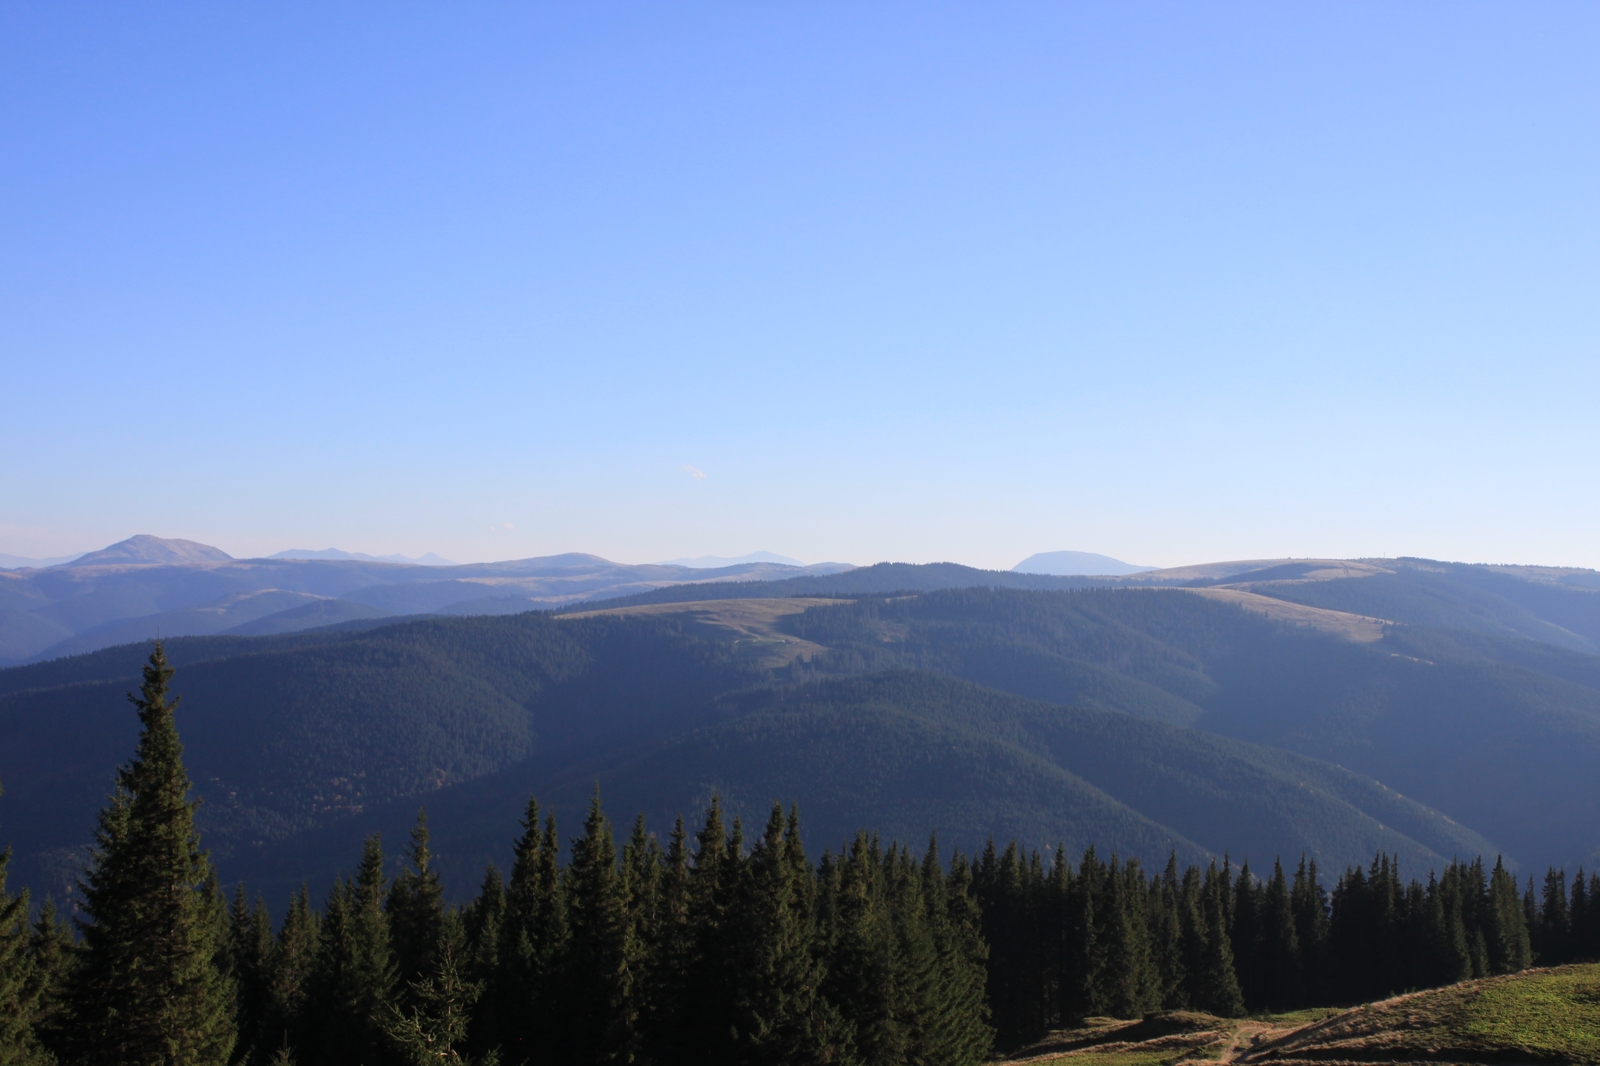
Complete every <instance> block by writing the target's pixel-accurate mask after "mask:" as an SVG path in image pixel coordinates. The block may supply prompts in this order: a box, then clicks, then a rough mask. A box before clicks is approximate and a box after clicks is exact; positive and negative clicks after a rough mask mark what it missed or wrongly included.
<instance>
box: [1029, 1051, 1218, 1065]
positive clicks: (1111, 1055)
mask: <svg viewBox="0 0 1600 1066" xmlns="http://www.w3.org/2000/svg"><path fill="white" fill-rule="evenodd" d="M1188 1057H1190V1056H1189V1054H1188V1052H1187V1051H1186V1050H1185V1049H1182V1048H1179V1049H1176V1050H1167V1051H1164V1052H1163V1051H1139V1050H1135V1051H1078V1052H1075V1053H1073V1054H1071V1055H1063V1056H1061V1057H1060V1058H1056V1059H1045V1060H1043V1061H1042V1062H1040V1064H1039V1066H1056V1064H1057V1063H1063V1064H1065V1066H1166V1064H1167V1063H1169V1062H1177V1061H1178V1060H1179V1059H1182V1058H1188Z"/></svg>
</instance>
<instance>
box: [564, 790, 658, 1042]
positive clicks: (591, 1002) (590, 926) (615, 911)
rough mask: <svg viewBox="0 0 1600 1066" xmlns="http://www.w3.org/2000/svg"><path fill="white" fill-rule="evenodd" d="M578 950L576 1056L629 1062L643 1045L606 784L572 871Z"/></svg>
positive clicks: (573, 973)
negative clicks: (606, 805) (605, 800)
mask: <svg viewBox="0 0 1600 1066" xmlns="http://www.w3.org/2000/svg"><path fill="white" fill-rule="evenodd" d="M567 907H568V912H567V913H568V919H569V921H570V923H571V930H572V934H571V935H572V941H571V944H572V946H571V951H570V954H569V958H568V963H567V972H566V981H567V987H568V990H569V992H570V994H571V996H570V1002H569V1007H568V1017H567V1022H568V1029H567V1032H568V1040H569V1048H570V1052H569V1054H570V1058H571V1061H572V1062H574V1063H583V1064H588V1063H628V1062H632V1061H633V1060H634V1058H635V1057H637V1055H638V1053H639V1050H640V1034H639V1027H638V1002H637V1000H636V998H635V989H634V978H635V973H634V970H633V969H632V967H631V966H630V962H631V961H632V960H631V959H630V954H631V953H630V951H629V944H628V898H627V886H626V885H625V884H624V883H623V881H622V877H621V875H620V873H619V871H618V868H617V846H616V841H615V839H614V838H613V836H612V834H611V823H610V821H609V820H608V819H607V818H606V816H605V812H604V811H602V810H601V808H600V791H599V789H598V788H596V789H595V793H594V795H593V797H591V798H590V800H589V815H588V817H587V818H586V819H585V820H584V825H583V836H581V837H579V838H578V839H577V840H575V841H573V844H572V864H571V866H570V867H568V871H567Z"/></svg>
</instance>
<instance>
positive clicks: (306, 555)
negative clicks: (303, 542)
mask: <svg viewBox="0 0 1600 1066" xmlns="http://www.w3.org/2000/svg"><path fill="white" fill-rule="evenodd" d="M267 558H269V559H360V560H362V561H363V562H368V563H409V564H410V565H412V566H455V565H457V564H456V563H454V562H452V561H451V560H449V559H446V558H445V557H444V556H442V555H435V554H434V553H433V552H428V553H427V554H426V555H418V556H416V557H412V556H409V555H368V554H367V553H366V552H347V551H340V550H339V549H338V548H323V549H322V550H321V551H313V550H311V549H310V548H290V549H289V550H288V551H281V552H278V553H276V554H274V555H269V556H267Z"/></svg>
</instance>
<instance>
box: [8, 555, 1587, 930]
mask: <svg viewBox="0 0 1600 1066" xmlns="http://www.w3.org/2000/svg"><path fill="white" fill-rule="evenodd" d="M1380 576H1381V575H1380ZM1376 580H1378V579H1377V578H1362V579H1360V580H1359V581H1354V580H1352V581H1346V582H1344V585H1346V586H1351V587H1354V586H1356V585H1361V584H1363V583H1365V582H1373V581H1376ZM1296 587H1302V586H1296ZM1303 587H1307V588H1309V587H1312V586H1303ZM1363 587H1370V588H1373V589H1378V590H1379V591H1381V587H1380V586H1378V585H1363ZM1436 591H1438V590H1436ZM1554 594H1558V595H1583V596H1588V595H1591V594H1590V593H1572V592H1560V591H1559V590H1558V591H1557V593H1554ZM1440 595H1443V593H1442V592H1440ZM1435 599H1436V600H1437V597H1436V598H1435ZM1507 609H1508V610H1509V608H1507ZM1507 617H1510V616H1509V615H1508V616H1507ZM1575 624H1576V623H1575ZM766 632H767V638H764V639H763V640H760V641H752V640H745V639H743V637H741V635H740V634H739V633H736V632H733V631H731V630H729V629H727V628H726V627H719V626H717V625H713V624H708V623H705V622H703V621H701V620H700V618H699V616H698V615H695V614H693V613H687V614H686V613H679V614H664V615H604V616H597V617H587V618H569V617H559V616H551V615H547V614H538V613H534V614H524V615H516V616H505V617H473V618H452V619H442V618H441V619H426V620H419V621H411V622H406V623H402V624H391V625H385V626H380V627H376V628H367V629H358V630H344V631H330V632H322V633H307V634H293V635H287V636H280V637H270V638H249V639H247V638H232V637H204V638H180V639H176V640H173V641H171V642H169V644H168V646H167V648H168V653H169V655H170V656H171V658H172V660H173V662H174V663H175V664H177V665H178V666H180V667H181V669H182V671H183V673H182V679H183V680H182V685H183V688H184V691H185V692H186V693H187V694H188V696H189V700H188V703H187V704H186V710H185V714H186V715H187V716H188V718H187V720H186V723H185V736H186V738H187V740H188V744H189V759H190V763H191V766H192V769H193V774H194V779H195V782H196V788H197V791H198V793H199V795H200V796H201V797H203V798H204V799H205V800H206V803H205V805H204V806H203V807H202V808H201V810H200V812H199V814H198V818H199V820H200V825H201V827H202V828H203V829H204V830H205V831H206V833H207V840H208V842H209V844H210V846H211V849H212V853H213V858H214V861H215V862H216V863H217V865H218V868H219V871H220V873H221V874H222V876H224V877H225V878H227V879H230V880H232V879H236V878H241V877H242V878H246V879H248V880H250V881H251V883H253V884H259V885H261V886H263V888H265V889H268V890H269V891H271V892H273V893H275V894H281V893H280V891H279V890H282V889H285V888H287V887H292V886H293V885H294V884H298V882H299V880H300V879H301V878H308V879H309V880H310V882H311V884H312V885H313V886H315V887H316V889H317V890H318V891H319V892H320V891H322V890H323V889H324V888H325V887H326V886H327V885H328V884H329V883H330V882H331V880H332V878H333V877H334V876H335V874H336V873H337V872H338V870H339V869H341V868H342V866H343V864H344V863H345V862H346V861H347V858H346V857H347V856H348V855H349V854H350V853H351V851H352V849H353V848H355V847H357V846H359V842H360V841H361V839H362V838H363V837H365V836H366V835H369V834H370V833H372V832H375V831H381V832H383V833H385V834H387V835H388V836H389V837H390V838H391V839H393V838H397V837H398V835H403V834H404V833H405V832H406V830H407V827H408V825H409V823H410V820H411V818H412V816H413V815H414V814H415V811H416V808H417V806H418V805H419V804H420V803H422V802H424V801H425V802H426V803H427V805H428V807H429V809H430V811H432V812H433V814H434V818H435V824H436V826H437V828H438V829H439V834H438V836H439V839H440V841H441V843H440V848H439V853H438V854H437V855H436V857H435V861H436V863H437V864H438V867H439V869H440V872H441V877H442V878H443V879H444V882H445V884H446V885H447V887H448V888H449V890H450V892H451V893H452V894H453V895H454V896H457V897H460V896H461V895H462V894H464V893H465V892H467V891H468V890H469V888H470V887H471V885H472V884H473V883H474V880H475V877H476V873H475V871H477V870H479V869H481V868H482V866H483V864H484V862H486V861H488V860H491V859H493V860H494V861H496V862H499V863H501V864H502V865H503V864H504V863H505V862H506V861H508V860H507V852H506V847H507V843H506V837H505V834H504V831H503V828H502V827H503V826H504V825H505V824H507V823H508V822H510V821H512V820H514V819H515V818H516V816H517V814H518V812H519V809H520V806H521V804H522V802H523V800H524V799H525V797H526V796H527V795H529V794H530V793H535V794H538V795H540V796H541V798H542V799H544V800H545V801H546V802H547V804H548V806H549V807H550V808H551V809H553V810H556V811H558V812H560V814H561V816H562V817H563V819H565V820H567V821H569V822H570V821H573V820H575V819H578V818H581V817H582V814H583V810H584V809H585V805H586V803H587V798H588V794H589V791H590V790H591V788H592V786H593V784H594V782H595V781H596V780H599V781H600V782H601V783H602V785H603V787H604V790H605V794H606V795H607V796H609V797H612V798H613V802H615V803H616V804H618V805H619V806H620V808H621V809H625V810H630V811H642V812H644V813H645V814H646V817H647V824H648V825H649V827H650V828H651V829H652V830H653V831H655V832H657V833H664V832H665V831H666V830H667V828H669V827H670V824H671V819H672V818H673V816H674V815H675V813H676V812H678V811H683V810H698V809H702V808H703V807H704V805H705V803H706V802H707V800H708V798H709V795H710V793H711V792H712V791H718V792H720V794H721V795H722V797H723V801H724V803H725V805H726V806H727V808H728V809H729V811H730V812H732V813H736V814H738V815H741V816H743V817H745V818H746V819H747V820H750V821H758V820H760V819H762V818H764V817H765V808H766V805H767V804H768V803H770V802H771V801H772V800H773V799H774V798H777V797H779V796H781V797H783V798H785V799H786V800H791V799H792V800H795V801H797V802H799V803H800V805H801V806H802V808H803V809H804V810H805V811H806V812H807V819H806V828H805V832H806V834H807V845H808V847H811V848H812V849H813V850H814V851H815V850H816V849H819V848H820V847H822V846H825V845H834V846H837V845H838V843H839V842H840V841H842V840H848V839H850V837H851V835H852V834H853V833H854V831H855V830H856V829H858V828H861V827H864V826H867V827H873V828H875V829H877V830H878V831H880V832H881V833H883V834H885V836H887V837H892V838H896V839H913V840H914V839H917V838H918V837H919V836H920V835H921V834H922V833H923V832H925V831H926V830H927V829H928V828H930V827H937V828H938V830H939V831H940V834H941V838H942V839H944V840H946V841H947V842H948V843H949V844H951V845H953V846H958V847H961V848H963V849H964V850H968V851H972V850H974V849H978V848H981V847H982V846H983V843H984V841H985V840H986V839H987V838H988V837H989V836H991V835H994V836H996V837H997V838H999V839H1009V838H1011V837H1015V838H1017V839H1018V840H1019V841H1020V842H1021V843H1022V844H1023V845H1025V846H1026V847H1028V848H1030V849H1031V848H1043V847H1045V846H1047V845H1053V844H1055V843H1057V842H1063V843H1065V844H1066V845H1067V846H1068V848H1069V850H1071V851H1074V852H1081V851H1082V850H1083V849H1084V848H1085V847H1087V846H1088V845H1089V844H1091V843H1094V844H1097V845H1098V846H1100V847H1101V848H1103V849H1114V850H1116V851H1118V853H1119V854H1122V855H1125V856H1137V857H1139V858H1141V859H1143V860H1144V861H1145V862H1146V864H1160V863H1162V862H1164V861H1165V856H1166V855H1167V854H1168V853H1169V852H1174V851H1175V852H1176V853H1177V854H1178V856H1179V858H1180V860H1181V861H1183V862H1185V863H1188V862H1200V863H1204V862H1207V861H1209V859H1210V858H1212V857H1217V858H1220V857H1221V856H1222V854H1223V853H1225V852H1228V851H1232V853H1233V854H1234V855H1235V856H1236V858H1244V857H1249V858H1251V859H1257V860H1259V858H1260V857H1261V856H1267V855H1279V854H1282V855H1299V854H1300V853H1302V852H1304V853H1305V854H1306V855H1307V856H1308V857H1310V858H1313V859H1315V860H1317V861H1318V862H1319V863H1320V864H1321V865H1322V866H1323V868H1327V869H1342V868H1343V867H1345V866H1347V865H1350V864H1352V863H1355V862H1362V863H1365V862H1367V861H1368V859H1370V857H1371V856H1372V855H1373V854H1374V853H1377V852H1384V853H1388V854H1393V855H1398V856H1399V858H1400V861H1401V862H1402V863H1404V865H1405V868H1406V869H1412V870H1416V869H1426V868H1429V867H1436V868H1442V867H1443V865H1444V864H1445V863H1447V862H1448V861H1450V860H1451V859H1452V858H1454V857H1457V856H1465V855H1475V854H1503V855H1504V856H1505V857H1506V862H1507V865H1508V868H1511V869H1515V870H1518V871H1524V870H1530V869H1531V870H1538V869H1542V868H1544V866H1545V865H1549V864H1557V865H1566V866H1568V867H1569V868H1573V867H1575V866H1576V865H1578V864H1579V863H1583V864H1586V865H1589V866H1591V867H1592V866H1593V863H1594V860H1595V858H1596V857H1597V855H1600V836H1597V835H1596V832H1597V831H1596V829H1595V827H1596V826H1597V825H1600V795H1597V794H1596V793H1595V792H1594V790H1593V789H1592V788H1590V787H1588V784H1589V782H1590V780H1591V770H1592V767H1593V766H1594V765H1595V764H1596V762H1597V761H1600V658H1597V657H1596V656H1593V655H1589V654H1586V653H1584V652H1581V651H1575V650H1571V649H1563V648H1560V647H1556V646H1554V645H1552V644H1549V643H1541V642H1536V641H1530V640H1524V639H1521V638H1515V637H1505V636H1496V635H1492V634H1488V633H1485V632H1481V631H1467V630H1463V629H1448V630H1447V629H1438V628H1426V627H1423V626H1421V625H1396V626H1388V627H1383V628H1380V629H1377V630H1375V631H1374V632H1373V633H1372V636H1373V637H1374V639H1371V640H1369V641H1367V642H1364V643H1363V642H1357V641H1352V640H1347V639H1341V638H1340V637H1338V636H1336V635H1330V634H1329V633H1325V632H1320V631H1317V630H1314V629H1308V628H1305V627H1299V626H1294V625H1288V624H1285V623H1283V622H1279V621H1273V620H1271V619H1268V618H1264V617H1263V616H1261V615H1260V614H1255V613H1252V612H1250V611H1246V610H1242V609H1240V608H1238V607H1237V606H1234V605H1231V604H1228V603H1221V602H1216V601H1214V600H1208V599H1204V598H1202V597H1201V596H1198V595H1196V594H1194V593H1193V592H1189V591H1181V590H1152V589H1123V590H1081V591H1068V592H1038V591H1017V590H1004V589H985V588H977V589H950V590H943V591H934V592H927V593H921V594H917V595H908V596H857V597H856V598H854V599H853V600H849V601H848V602H844V603H837V604H834V605H831V606H815V607H812V608H810V609H808V610H804V611H797V612H796V613H793V614H788V615H784V616H782V617H778V618H777V619H776V620H775V621H771V623H770V628H769V629H768V630H767V631H766ZM785 642H801V643H803V644H804V646H805V647H807V648H809V649H810V650H809V651H808V652H807V653H806V654H805V655H804V656H801V657H799V658H785V653H784V651H783V649H784V648H785V647H787V646H788V645H786V644H785ZM773 648H776V649H777V651H776V652H773V651H772V650H771V649H773ZM147 653H148V646H147V645H146V646H144V647H142V648H141V647H139V646H129V647H124V648H116V649H107V650H105V651H103V652H98V653H95V654H94V655H89V656H83V657H79V658H75V659H65V660H60V661H58V662H54V663H46V664H38V665H36V666H29V667H24V668H19V669H16V670H7V671H0V777H3V779H4V780H5V781H6V782H7V783H8V786H9V788H10V792H9V794H8V796H7V797H6V799H5V800H4V801H3V806H0V817H3V818H4V822H5V825H6V826H7V830H8V832H9V833H10V834H11V839H12V841H13V842H14V844H15V846H16V849H17V857H16V861H15V863H14V865H13V880H14V882H20V883H24V884H29V885H33V886H35V887H37V888H41V889H45V890H51V891H55V892H57V893H58V894H59V892H60V891H61V890H62V888H64V886H65V885H66V884H67V883H69V882H70V880H71V877H72V871H73V870H75V869H76V868H77V866H78V865H79V864H80V863H81V861H82V857H83V850H82V849H83V848H84V846H85V845H86V844H87V843H88V842H89V840H90V838H91V836H92V832H93V818H94V811H95V809H96V808H97V807H98V805H99V802H100V799H101V797H102V796H103V795H104V792H105V789H106V787H107V784H108V777H107V774H106V770H105V768H106V767H107V766H110V765H113V764H114V763H115V762H116V760H117V759H118V758H119V757H120V753H122V752H124V751H126V750H127V748H128V746H129V745H131V743H132V742H133V724H132V723H131V721H130V720H129V719H128V718H127V716H126V715H125V714H123V713H122V712H121V711H120V710H119V708H118V701H119V700H120V695H121V693H122V692H123V691H125V690H126V688H127V687H128V683H129V679H130V678H132V677H135V676H136V675H137V670H138V662H139V660H140V658H142V657H143V656H144V655H146V654H147ZM1443 750H1448V751H1449V752H1450V758H1449V759H1441V758H1440V757H1439V753H1440V752H1441V751H1443ZM946 764H947V765H946ZM274 898H276V895H275V896H274Z"/></svg>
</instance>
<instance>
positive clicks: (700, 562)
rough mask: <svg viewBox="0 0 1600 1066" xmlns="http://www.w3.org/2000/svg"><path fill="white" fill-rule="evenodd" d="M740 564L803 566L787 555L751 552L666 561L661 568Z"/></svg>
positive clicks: (707, 567)
mask: <svg viewBox="0 0 1600 1066" xmlns="http://www.w3.org/2000/svg"><path fill="white" fill-rule="evenodd" d="M740 563H782V564H783V565H784V566H804V565H805V563H802V562H801V561H800V560H799V559H791V558H789V557H788V556H787V555H774V554H772V553H771V552H751V553H750V554H749V555H735V556H725V555H701V556H697V557H695V558H693V559H668V560H667V561H666V562H665V563H663V564H662V565H663V566H692V567H695V568H696V569H702V568H704V569H709V568H712V567H718V566H738V565H739V564H740Z"/></svg>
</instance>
